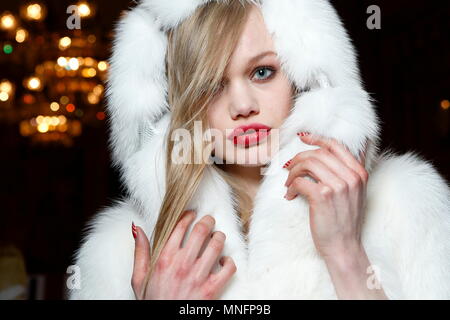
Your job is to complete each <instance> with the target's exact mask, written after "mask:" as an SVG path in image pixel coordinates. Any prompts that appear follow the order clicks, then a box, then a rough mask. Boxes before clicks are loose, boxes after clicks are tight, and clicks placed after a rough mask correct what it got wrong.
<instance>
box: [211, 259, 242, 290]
mask: <svg viewBox="0 0 450 320" xmlns="http://www.w3.org/2000/svg"><path fill="white" fill-rule="evenodd" d="M221 261H222V263H220V264H221V265H222V268H221V269H220V270H219V272H217V273H211V274H210V275H209V278H208V279H209V280H208V282H207V283H206V285H208V286H211V290H212V291H213V292H220V291H221V290H222V289H223V287H225V285H226V284H227V283H228V281H229V280H230V279H231V277H232V276H233V275H234V273H235V272H236V270H237V267H236V264H235V263H234V261H233V259H231V257H228V256H224V257H222V258H221Z"/></svg>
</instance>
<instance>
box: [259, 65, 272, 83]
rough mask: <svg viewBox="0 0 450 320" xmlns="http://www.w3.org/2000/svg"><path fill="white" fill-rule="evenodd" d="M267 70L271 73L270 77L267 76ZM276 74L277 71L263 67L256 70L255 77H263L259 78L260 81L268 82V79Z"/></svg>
mask: <svg viewBox="0 0 450 320" xmlns="http://www.w3.org/2000/svg"><path fill="white" fill-rule="evenodd" d="M266 70H268V71H269V74H268V75H267V72H266ZM274 72H275V70H273V69H272V68H269V67H261V68H258V69H257V70H256V72H255V75H257V76H261V77H262V78H259V79H258V80H266V79H268V78H270V77H271V76H272V74H273V73H274Z"/></svg>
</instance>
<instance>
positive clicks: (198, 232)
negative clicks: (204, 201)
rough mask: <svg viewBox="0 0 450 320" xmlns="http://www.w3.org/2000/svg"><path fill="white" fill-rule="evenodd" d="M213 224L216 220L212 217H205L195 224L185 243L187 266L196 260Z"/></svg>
mask: <svg viewBox="0 0 450 320" xmlns="http://www.w3.org/2000/svg"><path fill="white" fill-rule="evenodd" d="M215 223H216V220H215V219H214V218H213V217H211V216H210V215H206V216H204V217H203V218H201V219H200V221H199V222H197V223H196V224H195V226H194V228H193V230H192V232H191V234H190V235H189V239H188V241H187V243H186V263H187V264H188V265H190V264H193V263H194V261H195V260H196V259H197V257H198V254H199V252H200V249H201V248H202V246H203V243H204V242H205V240H206V238H207V237H208V236H209V234H210V233H211V230H212V228H213V227H214V224H215Z"/></svg>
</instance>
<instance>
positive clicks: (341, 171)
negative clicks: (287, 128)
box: [285, 133, 368, 260]
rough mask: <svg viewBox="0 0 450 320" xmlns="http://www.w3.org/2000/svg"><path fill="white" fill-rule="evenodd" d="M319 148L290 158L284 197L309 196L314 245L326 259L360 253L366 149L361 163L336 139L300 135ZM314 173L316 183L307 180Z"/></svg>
mask: <svg viewBox="0 0 450 320" xmlns="http://www.w3.org/2000/svg"><path fill="white" fill-rule="evenodd" d="M299 137H300V139H301V140H302V141H303V142H304V143H307V144H311V145H317V146H319V147H320V148H319V149H317V150H309V151H303V152H299V153H298V154H297V155H296V156H295V157H294V158H292V159H291V160H289V161H288V162H287V163H286V165H287V167H286V168H287V170H289V176H288V178H287V180H286V184H285V186H287V187H288V189H287V193H286V195H285V198H286V199H287V200H292V199H294V198H295V197H296V196H297V195H298V194H301V195H304V196H306V198H307V199H308V202H309V205H310V227H311V233H312V237H313V240H314V244H315V246H316V248H317V250H318V252H319V253H320V254H321V256H322V257H323V258H324V259H325V260H326V259H335V258H339V259H341V258H342V257H343V256H346V257H347V256H348V255H353V254H359V253H360V252H361V249H362V244H361V228H362V220H363V209H364V203H365V198H366V186H367V181H368V173H367V171H366V169H365V167H364V166H365V152H366V151H365V152H363V153H361V154H360V158H361V162H360V161H358V160H356V159H355V158H354V157H353V155H352V154H351V153H350V151H349V150H348V149H347V148H346V147H345V146H344V145H342V144H340V143H338V142H337V141H336V140H334V139H329V138H327V139H325V138H322V137H318V136H312V135H310V134H307V133H301V134H299ZM307 175H309V176H311V177H312V178H314V179H315V180H316V181H317V183H316V182H313V181H310V180H308V179H305V178H304V177H305V176H307Z"/></svg>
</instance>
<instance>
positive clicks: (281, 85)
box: [264, 78, 293, 122]
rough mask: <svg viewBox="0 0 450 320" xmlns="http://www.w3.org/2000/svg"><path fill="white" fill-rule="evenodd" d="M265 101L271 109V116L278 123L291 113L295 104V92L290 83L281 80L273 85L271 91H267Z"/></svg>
mask: <svg viewBox="0 0 450 320" xmlns="http://www.w3.org/2000/svg"><path fill="white" fill-rule="evenodd" d="M266 93H267V94H266V95H265V97H264V100H265V101H266V102H265V103H264V105H266V106H267V107H268V108H269V109H270V113H271V116H272V117H273V118H274V119H277V120H278V122H281V121H283V120H284V119H285V118H286V117H287V116H288V115H289V112H290V111H291V108H292V104H293V92H292V87H291V84H290V82H289V81H287V80H286V79H284V78H283V79H280V80H278V81H276V82H274V83H273V86H272V88H271V89H270V90H267V91H266Z"/></svg>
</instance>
